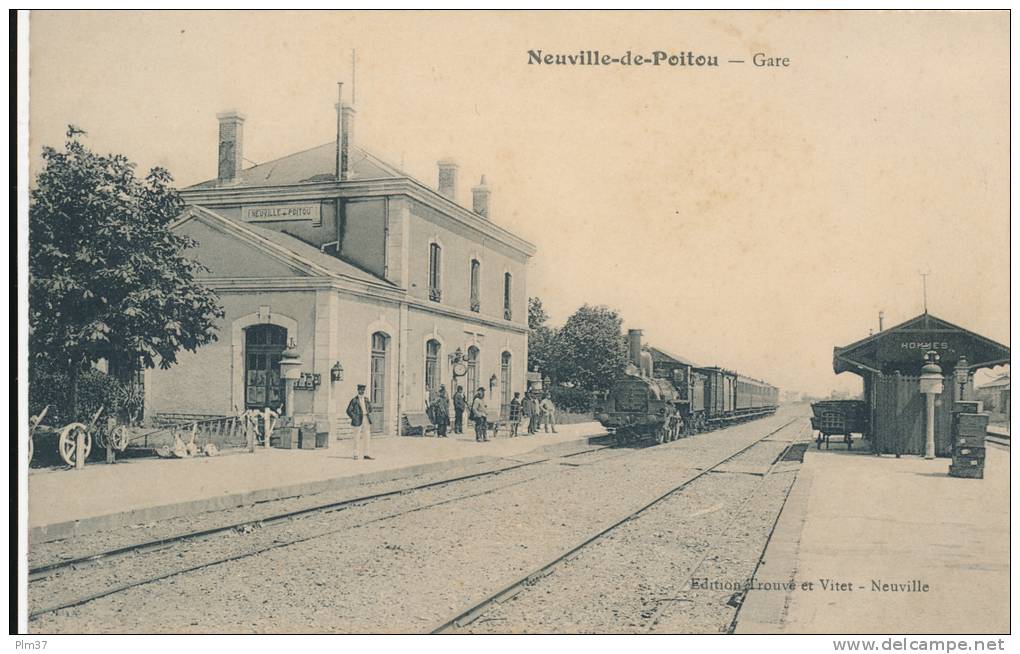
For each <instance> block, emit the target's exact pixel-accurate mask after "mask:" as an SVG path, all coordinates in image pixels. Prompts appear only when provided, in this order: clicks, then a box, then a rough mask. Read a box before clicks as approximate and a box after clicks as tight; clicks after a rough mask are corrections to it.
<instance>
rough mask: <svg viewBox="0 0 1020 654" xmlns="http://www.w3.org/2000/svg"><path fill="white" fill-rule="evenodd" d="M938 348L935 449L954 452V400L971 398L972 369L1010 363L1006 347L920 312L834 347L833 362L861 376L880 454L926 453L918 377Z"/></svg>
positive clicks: (838, 370) (872, 434) (838, 368)
mask: <svg viewBox="0 0 1020 654" xmlns="http://www.w3.org/2000/svg"><path fill="white" fill-rule="evenodd" d="M930 351H935V352H936V353H938V356H939V361H938V364H939V366H940V367H941V369H942V374H943V382H944V383H943V392H942V393H941V394H940V395H939V396H937V397H936V399H935V454H936V455H937V456H951V455H952V441H951V428H952V409H953V403H954V402H955V401H957V400H962V399H968V400H969V399H974V373H975V371H977V370H979V369H981V368H992V367H995V366H1000V365H1003V364H1008V363H1009V347H1007V346H1005V345H1002V344H1001V343H997V342H995V341H993V340H991V339H989V338H986V337H984V336H981V335H980V334H976V333H974V332H971V331H968V330H966V329H964V328H962V327H958V326H957V325H954V324H952V323H949V322H947V321H945V320H942V319H941V318H938V317H936V316H933V315H931V314H930V313H927V312H925V313H923V314H921V315H919V316H917V317H915V318H911V319H910V320H908V321H906V322H904V323H901V324H899V325H896V326H895V327H892V328H890V329H887V330H884V331H880V332H878V333H876V334H872V335H871V336H868V337H867V338H865V339H862V340H860V341H857V342H855V343H851V344H850V345H847V346H844V347H836V348H834V350H833V360H832V367H833V370H834V371H835V372H836V373H837V374H839V373H841V372H851V373H853V374H855V375H860V376H861V378H862V379H863V380H864V400H865V402H866V403H867V408H868V429H869V437H870V438H871V441H872V448H873V449H874V451H875V452H876V453H882V454H924V449H925V397H924V395H922V394H921V392H920V385H919V377H920V374H921V367H922V366H923V365H924V363H925V354H926V353H927V352H930Z"/></svg>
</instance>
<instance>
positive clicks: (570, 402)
mask: <svg viewBox="0 0 1020 654" xmlns="http://www.w3.org/2000/svg"><path fill="white" fill-rule="evenodd" d="M549 397H550V398H552V401H553V404H555V405H556V408H557V409H559V410H561V411H570V412H572V413H587V414H590V413H591V412H592V401H593V398H594V395H593V393H592V392H591V391H585V390H582V389H580V388H570V387H567V386H556V385H554V386H552V387H551V388H550V389H549Z"/></svg>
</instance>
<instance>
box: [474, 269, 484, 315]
mask: <svg viewBox="0 0 1020 654" xmlns="http://www.w3.org/2000/svg"><path fill="white" fill-rule="evenodd" d="M481 275H482V264H481V263H479V262H478V260H477V259H472V260H471V310H472V311H474V312H475V313H478V312H479V311H481V310H482V300H481V297H480V294H479V290H478V287H479V285H480V284H481Z"/></svg>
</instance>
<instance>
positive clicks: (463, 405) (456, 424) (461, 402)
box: [453, 386, 467, 434]
mask: <svg viewBox="0 0 1020 654" xmlns="http://www.w3.org/2000/svg"><path fill="white" fill-rule="evenodd" d="M465 409H467V398H466V397H465V396H464V387H463V386H458V387H457V390H456V392H454V394H453V433H455V434H463V433H464V411H465Z"/></svg>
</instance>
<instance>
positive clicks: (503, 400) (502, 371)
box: [499, 352, 513, 415]
mask: <svg viewBox="0 0 1020 654" xmlns="http://www.w3.org/2000/svg"><path fill="white" fill-rule="evenodd" d="M499 388H500V404H501V406H500V412H501V413H502V414H504V415H509V413H510V398H512V397H513V379H512V378H511V373H510V353H509V352H504V353H503V356H501V357H500V361H499Z"/></svg>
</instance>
